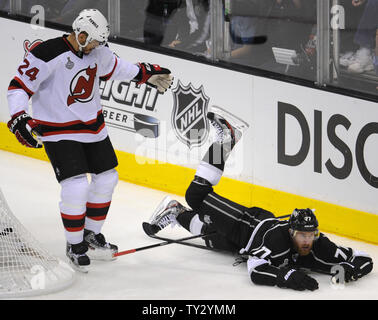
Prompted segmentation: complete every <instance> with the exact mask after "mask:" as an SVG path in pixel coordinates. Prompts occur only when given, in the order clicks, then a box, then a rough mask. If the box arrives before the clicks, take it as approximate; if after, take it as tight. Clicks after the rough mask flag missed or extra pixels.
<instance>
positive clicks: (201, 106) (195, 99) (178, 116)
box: [172, 80, 209, 149]
mask: <svg viewBox="0 0 378 320" xmlns="http://www.w3.org/2000/svg"><path fill="white" fill-rule="evenodd" d="M172 94H173V100H174V104H173V112H172V126H173V128H174V130H175V134H176V137H177V138H178V139H179V140H180V141H181V142H183V143H184V144H186V145H187V146H188V147H189V149H191V148H192V147H194V146H201V145H202V144H203V143H204V142H205V141H206V139H207V136H208V134H209V128H208V121H207V119H206V114H207V107H208V103H209V97H207V96H206V95H205V93H204V90H203V86H201V87H200V88H198V89H196V88H194V87H193V86H192V84H191V83H189V84H188V85H187V86H184V85H183V84H182V83H181V82H180V80H179V81H178V83H177V87H176V88H175V89H173V90H172Z"/></svg>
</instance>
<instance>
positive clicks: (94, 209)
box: [87, 201, 111, 221]
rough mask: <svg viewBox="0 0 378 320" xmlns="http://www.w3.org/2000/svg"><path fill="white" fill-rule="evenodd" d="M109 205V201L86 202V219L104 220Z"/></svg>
mask: <svg viewBox="0 0 378 320" xmlns="http://www.w3.org/2000/svg"><path fill="white" fill-rule="evenodd" d="M110 203H111V202H110V201H109V202H105V203H91V202H87V217H88V218H90V219H92V220H96V221H102V220H105V219H106V216H107V214H108V211H109V207H110Z"/></svg>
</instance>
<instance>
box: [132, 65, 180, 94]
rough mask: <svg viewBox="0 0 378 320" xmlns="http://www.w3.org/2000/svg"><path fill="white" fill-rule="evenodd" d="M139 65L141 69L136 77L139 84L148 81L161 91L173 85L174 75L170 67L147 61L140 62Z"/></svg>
mask: <svg viewBox="0 0 378 320" xmlns="http://www.w3.org/2000/svg"><path fill="white" fill-rule="evenodd" d="M138 66H139V68H140V70H139V73H138V74H137V75H136V77H135V78H134V80H136V81H137V84H143V83H147V84H148V85H150V86H152V87H154V88H156V89H157V90H158V91H159V92H160V93H164V92H165V91H167V89H168V88H170V87H171V85H172V81H173V77H172V75H171V71H170V70H169V69H166V68H162V67H160V66H159V65H157V64H150V63H145V62H140V63H138Z"/></svg>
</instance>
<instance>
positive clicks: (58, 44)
mask: <svg viewBox="0 0 378 320" xmlns="http://www.w3.org/2000/svg"><path fill="white" fill-rule="evenodd" d="M67 36H68V35H64V36H63V37H57V38H54V39H49V40H46V41H44V42H42V43H41V44H39V45H38V46H36V47H34V48H33V49H32V50H31V51H30V52H31V53H32V54H33V56H35V57H36V58H38V59H41V60H42V61H44V62H49V61H51V60H53V59H54V58H56V57H58V56H60V55H61V54H63V53H65V52H67V51H69V50H71V51H73V52H74V53H76V51H75V50H73V48H72V46H71V45H69V46H67V43H68V41H66V37H67Z"/></svg>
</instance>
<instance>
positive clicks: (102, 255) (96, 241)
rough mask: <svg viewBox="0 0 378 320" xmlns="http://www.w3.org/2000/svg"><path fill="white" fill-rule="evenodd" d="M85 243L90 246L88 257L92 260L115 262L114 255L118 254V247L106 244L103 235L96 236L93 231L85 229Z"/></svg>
mask: <svg viewBox="0 0 378 320" xmlns="http://www.w3.org/2000/svg"><path fill="white" fill-rule="evenodd" d="M84 241H85V242H86V243H87V245H88V256H89V257H90V258H91V259H92V260H105V261H109V260H115V259H116V257H114V256H113V255H114V254H115V253H117V252H118V247H117V246H116V245H114V244H111V243H109V242H106V240H105V237H104V235H103V234H102V233H99V234H95V233H94V232H93V231H90V230H86V229H84Z"/></svg>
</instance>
